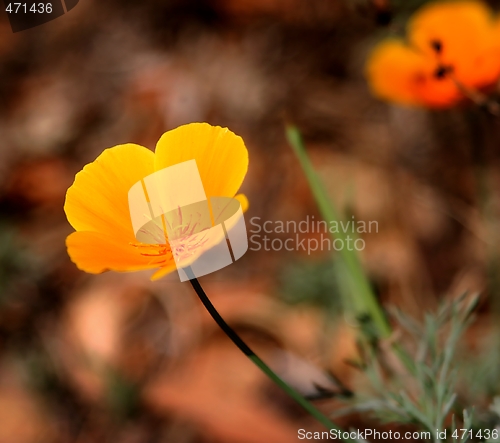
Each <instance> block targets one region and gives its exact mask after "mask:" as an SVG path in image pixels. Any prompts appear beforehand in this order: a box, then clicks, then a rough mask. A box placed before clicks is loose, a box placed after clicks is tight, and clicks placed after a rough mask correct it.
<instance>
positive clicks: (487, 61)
mask: <svg viewBox="0 0 500 443" xmlns="http://www.w3.org/2000/svg"><path fill="white" fill-rule="evenodd" d="M366 76H367V78H368V81H369V84H370V87H371V90H372V92H373V94H374V95H376V96H377V97H380V98H381V99H384V100H388V101H392V102H397V103H402V104H408V105H417V106H427V107H435V108H444V107H449V106H453V105H454V104H456V103H458V102H460V101H462V100H464V99H466V98H474V97H478V95H479V94H478V92H479V91H485V90H487V89H488V88H491V87H492V86H493V85H494V84H495V83H496V82H497V81H498V79H499V78H500V21H499V20H498V18H496V17H495V16H494V15H493V13H492V11H491V10H490V9H489V8H488V7H487V6H486V5H485V4H484V3H482V2H479V1H474V0H464V1H444V2H436V3H430V4H428V5H425V6H424V7H422V8H421V9H420V10H418V11H417V12H416V13H415V14H414V15H413V17H412V18H411V20H410V22H409V23H408V25H407V39H406V40H405V41H403V40H402V39H394V38H393V39H387V40H385V41H383V42H381V43H380V44H379V45H378V46H377V47H376V48H375V50H374V51H373V53H372V54H371V56H370V58H369V60H368V62H367V64H366Z"/></svg>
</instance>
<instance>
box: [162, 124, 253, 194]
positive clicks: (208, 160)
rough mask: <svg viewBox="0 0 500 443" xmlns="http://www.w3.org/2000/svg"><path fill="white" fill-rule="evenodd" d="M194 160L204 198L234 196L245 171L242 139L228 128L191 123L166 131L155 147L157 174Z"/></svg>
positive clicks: (244, 149)
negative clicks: (202, 187)
mask: <svg viewBox="0 0 500 443" xmlns="http://www.w3.org/2000/svg"><path fill="white" fill-rule="evenodd" d="M193 159H194V160H196V164H197V166H198V170H199V172H200V176H201V180H202V182H203V186H204V188H205V193H206V195H207V198H210V197H233V196H234V195H235V194H236V192H237V191H238V189H239V188H240V186H241V183H242V182H243V179H244V178H245V175H246V173H247V169H248V151H247V149H246V147H245V144H244V143H243V140H242V138H241V137H239V136H237V135H236V134H234V133H233V132H231V131H230V130H229V129H227V128H221V127H219V126H211V125H209V124H207V123H190V124H188V125H184V126H180V127H178V128H176V129H173V130H172V131H168V132H166V133H165V134H163V135H162V137H161V138H160V140H159V141H158V144H157V145H156V153H155V170H156V171H158V170H161V169H163V168H166V167H168V166H172V165H175V164H177V163H181V162H185V161H188V160H193Z"/></svg>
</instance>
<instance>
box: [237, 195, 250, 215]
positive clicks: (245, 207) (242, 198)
mask: <svg viewBox="0 0 500 443" xmlns="http://www.w3.org/2000/svg"><path fill="white" fill-rule="evenodd" d="M234 198H235V199H236V200H238V201H239V202H240V205H241V210H242V211H243V212H247V210H248V206H249V203H248V198H247V196H246V195H245V194H237V195H235V196H234Z"/></svg>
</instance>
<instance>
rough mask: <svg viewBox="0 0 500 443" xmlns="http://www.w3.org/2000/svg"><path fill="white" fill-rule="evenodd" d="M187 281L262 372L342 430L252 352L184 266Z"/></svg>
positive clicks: (325, 423)
mask: <svg viewBox="0 0 500 443" xmlns="http://www.w3.org/2000/svg"><path fill="white" fill-rule="evenodd" d="M184 271H185V272H186V274H187V276H188V277H189V279H190V280H189V281H190V283H191V285H192V286H193V289H194V290H195V292H196V294H197V295H198V298H199V299H200V300H201V302H202V303H203V305H204V306H205V308H206V309H207V311H208V312H209V314H210V315H211V316H212V318H213V319H214V320H215V322H216V323H217V325H219V327H220V328H221V329H222V331H223V332H224V333H225V334H226V335H227V336H228V337H229V338H230V339H231V340H232V342H233V343H234V344H235V345H236V346H237V347H238V348H239V349H240V350H241V352H243V353H244V354H245V355H246V356H247V357H248V358H249V359H250V360H251V361H252V362H253V363H254V364H255V365H256V366H257V367H258V368H259V369H260V370H261V371H262V372H263V373H264V374H266V375H267V376H268V377H269V378H270V379H271V380H272V381H273V382H274V383H276V384H277V385H278V386H279V387H280V388H281V389H283V391H285V392H286V393H287V394H288V395H289V396H290V397H291V398H292V399H293V400H295V401H296V402H297V403H298V404H299V405H300V406H302V407H303V408H304V409H305V410H306V411H307V412H308V413H309V414H311V415H312V416H313V417H314V418H315V419H316V420H318V421H319V422H320V423H321V424H322V425H323V426H325V427H326V428H327V429H330V430H332V429H333V430H337V431H342V429H341V428H339V427H338V426H337V425H335V424H334V423H333V422H332V421H331V420H330V419H329V418H328V417H326V416H325V415H324V414H323V413H322V412H321V411H319V410H318V409H317V408H316V407H315V406H314V405H313V404H312V403H310V402H309V401H307V400H306V399H305V398H304V397H303V396H302V395H301V394H299V393H298V392H297V391H296V390H295V389H294V388H292V387H291V386H290V385H289V384H288V383H286V382H285V381H283V379H281V378H280V377H279V376H278V375H277V374H276V373H275V372H274V371H273V370H272V369H271V368H270V367H269V366H267V365H266V364H265V363H264V361H263V360H262V359H261V358H260V357H258V356H257V354H256V353H255V352H253V351H252V350H251V349H250V347H249V346H248V345H247V344H246V343H245V342H244V341H243V340H242V338H241V337H240V336H239V335H238V334H237V333H236V332H235V331H234V329H232V328H231V327H230V326H229V325H228V324H227V323H226V321H225V320H224V319H223V318H222V317H221V315H220V314H219V312H218V311H217V309H216V308H215V306H214V305H213V304H212V302H211V301H210V299H209V298H208V296H207V294H206V293H205V291H204V289H203V287H202V286H201V284H200V282H199V281H198V279H197V278H196V277H195V276H194V274H193V271H192V270H191V268H189V267H188V268H185V269H184ZM344 441H345V442H349V443H354V440H351V439H344Z"/></svg>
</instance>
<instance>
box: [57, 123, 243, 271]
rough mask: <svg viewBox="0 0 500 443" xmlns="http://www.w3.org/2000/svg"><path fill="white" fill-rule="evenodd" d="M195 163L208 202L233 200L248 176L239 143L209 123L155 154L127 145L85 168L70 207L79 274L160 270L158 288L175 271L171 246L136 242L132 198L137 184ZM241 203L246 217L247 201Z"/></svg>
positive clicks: (176, 136) (173, 135)
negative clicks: (192, 161)
mask: <svg viewBox="0 0 500 443" xmlns="http://www.w3.org/2000/svg"><path fill="white" fill-rule="evenodd" d="M193 159H194V160H195V161H196V165H197V167H198V171H199V174H200V178H201V182H202V184H203V187H204V190H205V193H206V197H207V199H209V198H210V197H234V196H235V194H236V192H237V191H238V189H239V187H240V186H241V184H242V182H243V179H244V178H245V175H246V172H247V169H248V151H247V149H246V147H245V144H244V142H243V140H242V139H241V137H239V136H237V135H235V134H234V133H232V132H231V131H229V130H228V129H226V128H221V127H218V126H215V127H214V126H210V125H209V124H207V123H192V124H188V125H185V126H181V127H179V128H177V129H174V130H172V131H169V132H166V133H165V134H163V136H162V137H161V138H160V140H159V141H158V143H157V145H156V150H155V152H152V151H151V150H149V149H147V148H145V147H143V146H139V145H135V144H131V143H129V144H125V145H119V146H115V147H113V148H109V149H106V150H105V151H104V152H103V153H102V154H101V155H100V156H99V157H97V159H96V160H95V161H94V162H92V163H90V164H88V165H86V166H85V167H84V168H83V170H82V171H80V172H79V173H78V174H77V175H76V177H75V181H74V183H73V185H72V186H71V187H70V188H69V189H68V191H67V194H66V202H65V204H64V211H65V212H66V216H67V218H68V221H69V223H70V224H71V226H73V228H75V230H76V232H73V233H72V234H70V235H69V236H68V238H67V239H66V246H67V248H68V254H69V256H70V258H71V260H72V261H73V262H74V263H75V264H76V265H77V266H78V268H79V269H81V270H83V271H86V272H89V273H93V274H99V273H101V272H104V271H108V270H113V271H119V272H125V271H138V270H143V269H158V270H157V272H156V273H155V274H154V275H153V277H152V279H153V280H154V279H157V278H160V277H162V276H164V275H165V274H167V273H169V272H171V271H173V270H175V269H176V264H175V260H174V256H173V254H172V250H171V247H170V245H169V244H168V242H167V241H166V240H165V242H164V243H160V242H159V243H158V244H143V243H140V242H138V241H137V239H136V237H135V234H134V229H133V226H132V220H131V215H130V208H129V195H128V194H129V190H130V189H131V188H132V186H133V185H134V184H136V183H137V182H139V181H141V180H142V179H144V178H145V177H147V176H149V175H151V174H153V173H154V172H156V171H160V170H162V169H165V168H167V167H170V166H173V165H176V164H179V163H183V162H186V161H188V160H193ZM235 198H236V199H238V200H239V201H240V203H241V206H242V208H243V210H246V208H247V206H248V201H247V199H246V197H245V196H244V195H242V194H239V195H236V197H235Z"/></svg>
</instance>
